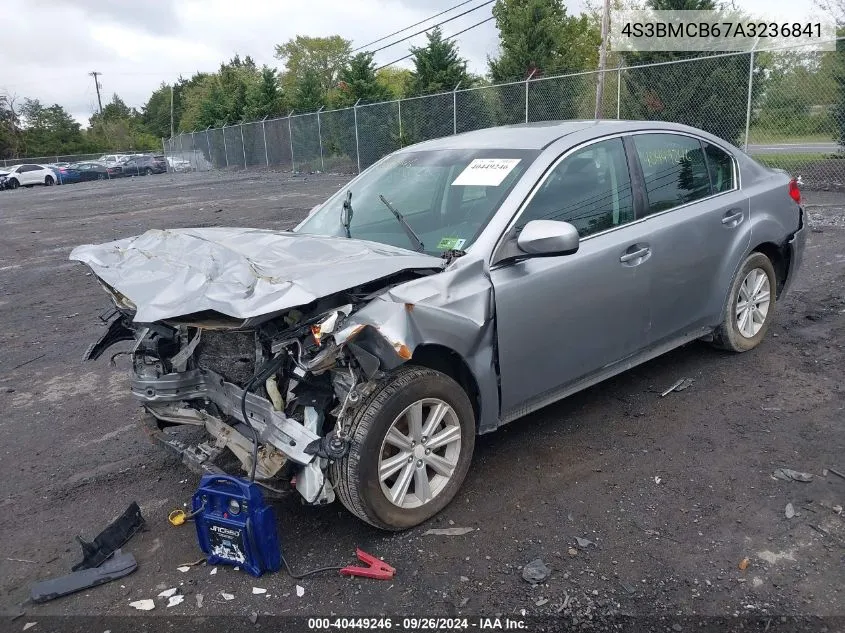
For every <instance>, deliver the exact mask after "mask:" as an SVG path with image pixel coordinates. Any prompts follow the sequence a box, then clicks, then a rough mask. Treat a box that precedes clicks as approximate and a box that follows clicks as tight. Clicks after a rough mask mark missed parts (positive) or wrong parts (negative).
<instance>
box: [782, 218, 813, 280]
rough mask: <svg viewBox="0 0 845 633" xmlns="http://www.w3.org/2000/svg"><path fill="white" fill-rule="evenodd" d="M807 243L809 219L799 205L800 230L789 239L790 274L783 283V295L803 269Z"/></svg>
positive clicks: (787, 245) (787, 244)
mask: <svg viewBox="0 0 845 633" xmlns="http://www.w3.org/2000/svg"><path fill="white" fill-rule="evenodd" d="M806 243H807V220H806V213H805V211H804V208H803V207H799V216H798V230H797V231H795V233H793V234H792V237H790V239H789V240H787V243H786V247H787V248H788V249H789V274H787V276H786V282H785V283H784V284H783V290H782V291H781V297H784V296H785V295H786V293H787V292H789V290H790V288H792V283H793V282H794V281H795V277H796V276H797V275H798V271H799V270H800V269H801V264H802V262H803V261H804V248H805V245H806Z"/></svg>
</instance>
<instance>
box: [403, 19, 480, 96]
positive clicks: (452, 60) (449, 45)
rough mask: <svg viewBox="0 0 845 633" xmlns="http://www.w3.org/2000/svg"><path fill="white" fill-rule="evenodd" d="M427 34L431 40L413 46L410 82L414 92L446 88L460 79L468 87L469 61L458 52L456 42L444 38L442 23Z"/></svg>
mask: <svg viewBox="0 0 845 633" xmlns="http://www.w3.org/2000/svg"><path fill="white" fill-rule="evenodd" d="M426 37H427V38H428V44H426V45H425V46H422V47H412V48H411V55H412V57H413V60H412V61H413V63H414V70H413V72H412V74H411V82H410V86H409V88H410V92H411V94H412V95H419V94H427V93H430V92H444V91H448V90H452V89H454V87H455V86H457V85H458V84H459V83H460V84H463V86H464V87H469V83H470V77H469V74H467V62H466V60H465V59H462V58H461V56H460V54H459V53H458V47H457V45H456V44H455V43H454V42H452V41H450V40H446V39H444V38H443V33H442V32H441V30H440V28H439V27H437V28H434V29H432V31H431V32H429V33H427V34H426Z"/></svg>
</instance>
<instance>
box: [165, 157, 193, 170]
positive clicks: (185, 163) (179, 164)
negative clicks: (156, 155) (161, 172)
mask: <svg viewBox="0 0 845 633" xmlns="http://www.w3.org/2000/svg"><path fill="white" fill-rule="evenodd" d="M167 166H168V167H169V170H168V171H180V172H181V171H193V169H194V167H193V165H191V161H189V160H185V159H184V158H177V157H176V156H168V157H167Z"/></svg>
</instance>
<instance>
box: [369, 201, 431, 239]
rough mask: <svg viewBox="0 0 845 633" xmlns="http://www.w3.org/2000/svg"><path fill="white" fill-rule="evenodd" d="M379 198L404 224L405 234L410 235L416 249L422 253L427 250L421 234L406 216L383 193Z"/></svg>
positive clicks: (409, 237)
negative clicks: (412, 226) (416, 231)
mask: <svg viewBox="0 0 845 633" xmlns="http://www.w3.org/2000/svg"><path fill="white" fill-rule="evenodd" d="M378 199H379V200H381V201H382V202H383V203H384V206H386V207H387V208H388V209H390V212H391V213H392V214H393V215H394V216H396V219H397V220H399V223H400V224H401V225H402V228H403V229H405V235H407V236H408V239H409V240H411V244H413V245H414V249H415V250H417V251H419V252H420V253H422V252H424V251H425V246H423V243H422V240H421V239H420V237H419V235H417V234H416V233H414V229H412V228H411V225H410V224H408V221H407V220H406V219H405V218H404V216H403V215H402V214H401V213H399V212H398V211H397V210H396V209H394V208H393V205H392V204H390V202H388V200H387V198H385V197H384V196H383V195H381V194H379V196H378Z"/></svg>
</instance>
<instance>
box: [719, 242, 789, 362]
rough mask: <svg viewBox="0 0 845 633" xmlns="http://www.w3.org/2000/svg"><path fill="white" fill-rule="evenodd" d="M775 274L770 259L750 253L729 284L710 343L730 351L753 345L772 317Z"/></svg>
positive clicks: (744, 348) (738, 350) (762, 335)
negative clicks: (722, 310)
mask: <svg viewBox="0 0 845 633" xmlns="http://www.w3.org/2000/svg"><path fill="white" fill-rule="evenodd" d="M776 288H777V277H776V275H775V269H774V266H773V265H772V262H771V260H770V259H769V258H768V257H766V256H765V255H764V254H763V253H751V255H749V256H748V257H747V258H746V259H745V261H744V262H743V263H742V266H740V268H739V270H738V271H737V273H736V276H735V277H734V279H733V282H732V283H731V288H730V291H729V294H728V301H727V305H726V306H725V311H724V313H723V314H722V323H721V324H720V325H719V327H718V328H716V331H715V332H714V334H713V345H715V346H716V347H719V348H721V349H726V350H730V351H732V352H747V351H748V350H751V349H754V348H755V347H757V346H758V345H759V344H760V342H761V341H762V340H763V338H764V337H765V336H766V332H768V331H769V325H770V324H771V322H772V319H773V318H774V312H775V303H776V297H775V294H776Z"/></svg>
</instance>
